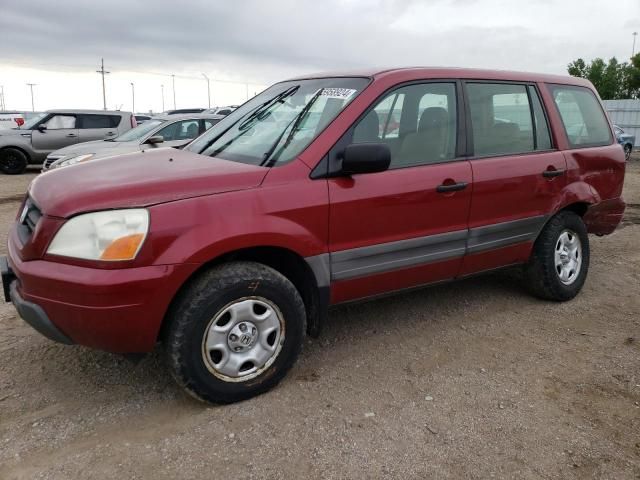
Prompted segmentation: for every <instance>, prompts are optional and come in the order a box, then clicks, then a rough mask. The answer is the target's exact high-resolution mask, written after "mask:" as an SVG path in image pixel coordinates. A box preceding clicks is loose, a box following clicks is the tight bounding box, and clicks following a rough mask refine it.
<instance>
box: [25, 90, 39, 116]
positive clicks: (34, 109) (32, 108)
mask: <svg viewBox="0 0 640 480" xmlns="http://www.w3.org/2000/svg"><path fill="white" fill-rule="evenodd" d="M27 85H29V88H30V89H31V111H32V112H35V111H36V107H35V105H34V103H33V87H35V86H36V85H38V84H37V83H27Z"/></svg>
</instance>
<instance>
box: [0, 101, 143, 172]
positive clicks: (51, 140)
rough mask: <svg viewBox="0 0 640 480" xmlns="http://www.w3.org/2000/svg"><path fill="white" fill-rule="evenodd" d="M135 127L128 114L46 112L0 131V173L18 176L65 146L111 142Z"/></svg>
mask: <svg viewBox="0 0 640 480" xmlns="http://www.w3.org/2000/svg"><path fill="white" fill-rule="evenodd" d="M135 126H136V121H135V117H134V116H133V115H132V114H131V113H129V112H119V111H105V110H49V111H47V112H45V113H44V114H42V115H41V116H36V117H34V118H33V119H31V120H28V121H26V122H25V123H24V125H22V126H21V127H20V128H12V129H9V130H2V131H0V172H2V173H5V174H18V173H22V172H24V171H25V169H26V168H27V165H29V164H40V163H42V162H43V161H44V159H45V158H46V156H47V155H49V154H50V153H51V152H53V151H54V150H58V149H60V148H62V147H66V146H68V145H74V144H76V143H81V142H88V141H91V140H98V139H104V138H114V137H117V136H118V135H121V134H122V133H124V132H126V131H128V130H131V128H133V127H135Z"/></svg>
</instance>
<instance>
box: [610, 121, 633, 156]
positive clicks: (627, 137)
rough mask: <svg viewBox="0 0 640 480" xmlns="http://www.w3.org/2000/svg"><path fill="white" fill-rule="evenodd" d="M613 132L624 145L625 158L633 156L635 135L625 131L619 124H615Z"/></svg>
mask: <svg viewBox="0 0 640 480" xmlns="http://www.w3.org/2000/svg"><path fill="white" fill-rule="evenodd" d="M613 132H614V133H615V135H616V139H617V140H618V143H619V144H620V145H622V148H623V150H624V156H625V158H626V159H627V160H629V158H631V152H633V146H634V145H635V143H636V137H635V135H631V134H629V133H625V132H624V130H623V129H622V128H620V127H619V126H617V125H614V126H613Z"/></svg>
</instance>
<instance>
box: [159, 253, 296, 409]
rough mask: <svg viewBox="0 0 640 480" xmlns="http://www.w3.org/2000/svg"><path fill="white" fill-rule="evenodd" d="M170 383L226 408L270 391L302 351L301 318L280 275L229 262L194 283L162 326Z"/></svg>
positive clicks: (288, 284) (291, 289)
mask: <svg viewBox="0 0 640 480" xmlns="http://www.w3.org/2000/svg"><path fill="white" fill-rule="evenodd" d="M167 320H168V321H169V322H170V323H169V329H168V332H167V336H166V345H165V349H166V352H167V354H168V358H169V364H170V366H171V370H172V373H173V376H174V377H175V379H176V380H177V381H178V383H179V384H180V385H181V386H183V387H184V388H185V389H186V390H187V391H188V392H189V393H191V394H192V395H194V396H195V397H197V398H199V399H201V400H205V401H209V402H214V403H231V402H236V401H239V400H244V399H247V398H250V397H253V396H255V395H258V394H260V393H263V392H265V391H267V390H269V389H270V388H272V387H273V386H275V385H276V384H277V383H278V382H279V381H280V380H281V379H282V378H283V377H284V376H285V374H286V373H287V371H288V370H289V369H290V368H291V367H292V366H293V364H294V363H295V360H296V358H297V357H298V354H299V352H300V350H301V348H302V342H303V340H304V334H305V331H306V312H305V309H304V304H303V302H302V298H301V297H300V294H299V293H298V291H297V290H296V288H295V287H294V286H293V284H292V283H291V282H290V281H289V280H288V279H287V278H285V277H284V276H283V275H281V274H280V273H279V272H277V271H275V270H273V269H271V268H269V267H267V266H265V265H262V264H259V263H253V262H234V263H229V264H224V265H221V266H218V267H214V268H212V269H211V270H209V271H207V272H204V273H203V274H201V275H200V276H199V277H197V278H196V279H195V280H194V281H193V282H192V283H191V284H190V285H189V286H188V287H187V289H186V291H185V292H183V294H182V295H181V296H180V298H179V299H178V300H177V301H176V304H175V305H174V306H173V307H172V309H171V311H170V313H169V317H168V319H167Z"/></svg>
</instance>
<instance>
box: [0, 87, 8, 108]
mask: <svg viewBox="0 0 640 480" xmlns="http://www.w3.org/2000/svg"><path fill="white" fill-rule="evenodd" d="M6 109H7V106H6V105H5V103H4V85H0V110H6Z"/></svg>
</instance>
